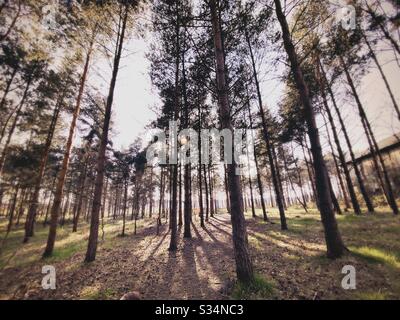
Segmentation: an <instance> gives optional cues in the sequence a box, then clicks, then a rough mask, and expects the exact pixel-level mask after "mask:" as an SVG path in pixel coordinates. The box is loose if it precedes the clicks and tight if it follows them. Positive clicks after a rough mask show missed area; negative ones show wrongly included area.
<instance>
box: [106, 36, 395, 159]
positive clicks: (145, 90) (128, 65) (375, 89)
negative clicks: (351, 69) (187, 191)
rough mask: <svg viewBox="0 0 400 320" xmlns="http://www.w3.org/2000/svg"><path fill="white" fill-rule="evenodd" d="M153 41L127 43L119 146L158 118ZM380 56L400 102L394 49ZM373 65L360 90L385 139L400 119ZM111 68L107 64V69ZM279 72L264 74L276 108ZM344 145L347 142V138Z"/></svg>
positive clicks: (358, 140) (355, 122) (265, 90)
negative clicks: (152, 74)
mask: <svg viewBox="0 0 400 320" xmlns="http://www.w3.org/2000/svg"><path fill="white" fill-rule="evenodd" d="M150 41H151V35H150V36H149V35H147V38H146V39H137V38H134V37H133V38H132V39H131V40H129V41H128V42H127V44H126V46H125V48H126V50H125V56H124V58H123V60H122V62H121V70H120V72H119V75H118V82H117V86H116V90H115V101H114V107H113V119H114V130H115V131H116V133H117V134H116V135H115V136H114V138H113V141H114V144H115V146H116V147H120V148H126V147H128V146H129V145H130V144H131V143H132V142H133V141H134V140H135V139H136V138H137V137H143V136H144V134H145V129H144V127H145V126H146V125H147V124H148V123H149V122H150V121H151V120H154V119H155V118H156V115H155V113H154V112H153V111H152V110H151V108H153V107H154V106H155V105H159V103H160V102H159V99H158V95H157V91H156V89H154V88H152V86H151V82H150V77H149V68H150V63H149V61H148V60H147V58H146V56H145V55H146V53H147V52H148V50H149V43H150ZM378 59H379V60H380V61H381V63H382V64H383V68H384V72H385V74H386V76H387V78H388V80H389V83H390V85H391V87H392V89H393V91H394V93H395V96H396V99H397V101H398V102H399V103H400V90H399V83H400V67H399V66H398V65H397V63H396V62H394V61H393V52H385V53H380V54H379V56H378ZM388 61H391V62H388ZM371 65H372V66H373V69H372V72H370V73H369V74H368V75H367V76H365V77H364V78H363V79H362V81H361V82H360V86H359V88H358V90H359V93H360V96H361V100H362V102H363V104H364V106H365V109H366V112H367V115H368V118H369V119H370V121H371V123H372V126H373V128H374V132H375V134H376V136H377V139H378V140H381V139H384V138H386V137H388V136H390V135H392V134H394V133H397V132H400V123H399V121H398V120H397V118H396V116H395V112H394V109H393V106H392V104H391V100H390V98H389V95H388V93H387V90H386V88H385V86H384V83H383V81H382V79H381V77H380V75H379V72H378V70H377V69H376V68H375V66H374V65H373V64H371ZM107 68H108V67H107V66H106V67H105V69H107ZM108 69H109V68H108ZM275 76H276V74H264V75H263V76H262V77H261V78H262V83H261V89H262V94H263V99H264V102H265V104H267V105H268V106H269V107H270V108H272V109H275V107H276V104H277V102H278V101H279V99H280V95H281V94H282V92H281V90H282V87H281V86H280V85H279V83H278V81H277V80H274V78H275ZM340 85H346V83H345V81H344V80H343V81H342V83H341V84H340ZM107 88H108V82H104V89H107ZM105 92H106V91H105ZM348 100H349V102H347V103H344V104H341V105H340V106H339V107H340V108H341V110H342V112H343V117H344V118H345V122H346V124H347V128H348V129H349V132H350V138H351V141H352V143H353V147H354V149H355V150H356V151H357V150H362V149H365V148H366V147H367V141H366V139H365V138H364V133H363V130H362V126H361V123H360V121H359V119H358V113H357V109H356V107H355V105H354V102H353V101H352V99H348ZM320 125H322V123H320ZM322 142H323V144H324V147H325V148H328V146H327V143H326V140H325V139H324V136H322ZM343 146H345V143H344V142H343ZM325 150H328V149H325Z"/></svg>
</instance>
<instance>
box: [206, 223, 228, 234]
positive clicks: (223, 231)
mask: <svg viewBox="0 0 400 320" xmlns="http://www.w3.org/2000/svg"><path fill="white" fill-rule="evenodd" d="M208 223H209V224H210V225H211V226H213V227H214V228H215V229H217V230H218V231H220V232H222V233H225V234H226V235H228V236H231V235H232V234H231V233H229V232H228V231H226V230H224V229H222V228H221V227H219V226H217V225H216V224H214V223H212V222H208Z"/></svg>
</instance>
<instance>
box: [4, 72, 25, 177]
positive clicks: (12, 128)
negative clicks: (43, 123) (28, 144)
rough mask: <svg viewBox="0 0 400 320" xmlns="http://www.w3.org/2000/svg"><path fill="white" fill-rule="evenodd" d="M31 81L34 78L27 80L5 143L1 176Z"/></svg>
mask: <svg viewBox="0 0 400 320" xmlns="http://www.w3.org/2000/svg"><path fill="white" fill-rule="evenodd" d="M31 83H32V78H29V79H28V80H27V82H26V86H25V90H24V93H23V95H22V99H21V101H20V103H19V106H18V108H17V110H16V113H15V117H14V120H13V122H12V124H11V127H10V129H9V131H8V136H7V140H6V142H5V144H4V147H3V151H2V153H1V157H0V178H1V176H2V174H3V167H4V163H5V161H6V157H7V152H8V146H9V145H10V142H11V138H12V136H13V134H14V131H15V128H16V127H17V123H18V120H19V117H20V115H21V111H22V108H23V107H24V105H25V101H26V98H27V97H28V92H29V88H30V86H31Z"/></svg>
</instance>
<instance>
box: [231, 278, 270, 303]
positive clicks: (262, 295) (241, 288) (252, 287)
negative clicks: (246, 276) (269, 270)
mask: <svg viewBox="0 0 400 320" xmlns="http://www.w3.org/2000/svg"><path fill="white" fill-rule="evenodd" d="M274 292H275V289H274V285H273V284H272V283H271V282H270V281H268V280H267V279H265V278H264V277H263V276H261V275H255V277H254V280H253V281H252V282H250V283H243V282H240V281H238V282H237V283H236V284H235V287H234V288H233V291H232V298H233V299H235V300H255V299H271V298H272V297H273V295H274Z"/></svg>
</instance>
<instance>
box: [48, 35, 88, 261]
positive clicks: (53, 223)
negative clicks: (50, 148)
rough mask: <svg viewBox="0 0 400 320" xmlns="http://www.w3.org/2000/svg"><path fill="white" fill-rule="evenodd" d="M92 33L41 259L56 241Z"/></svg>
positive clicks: (49, 252) (51, 249) (50, 250)
mask: <svg viewBox="0 0 400 320" xmlns="http://www.w3.org/2000/svg"><path fill="white" fill-rule="evenodd" d="M94 33H95V32H93V38H92V40H91V43H90V46H89V49H88V52H87V54H86V61H85V66H84V68H83V73H82V77H81V80H80V84H79V91H78V97H77V99H76V105H75V110H74V113H73V115H72V121H71V124H70V128H69V134H68V140H67V144H66V146H65V151H64V158H63V162H62V165H61V170H60V173H59V176H58V181H57V186H56V191H55V193H54V201H53V206H52V208H51V215H50V219H51V220H50V230H49V235H48V238H47V244H46V248H45V251H44V253H43V257H49V256H51V255H52V254H53V249H54V243H55V241H56V234H57V220H58V215H59V211H60V205H61V200H62V196H63V188H64V181H65V177H66V174H67V170H68V165H69V156H70V153H71V148H72V141H73V138H74V133H75V128H76V122H77V120H78V116H79V112H80V109H81V101H82V96H83V90H84V88H85V83H86V78H87V74H88V70H89V63H90V57H91V54H92V49H93V43H94Z"/></svg>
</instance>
